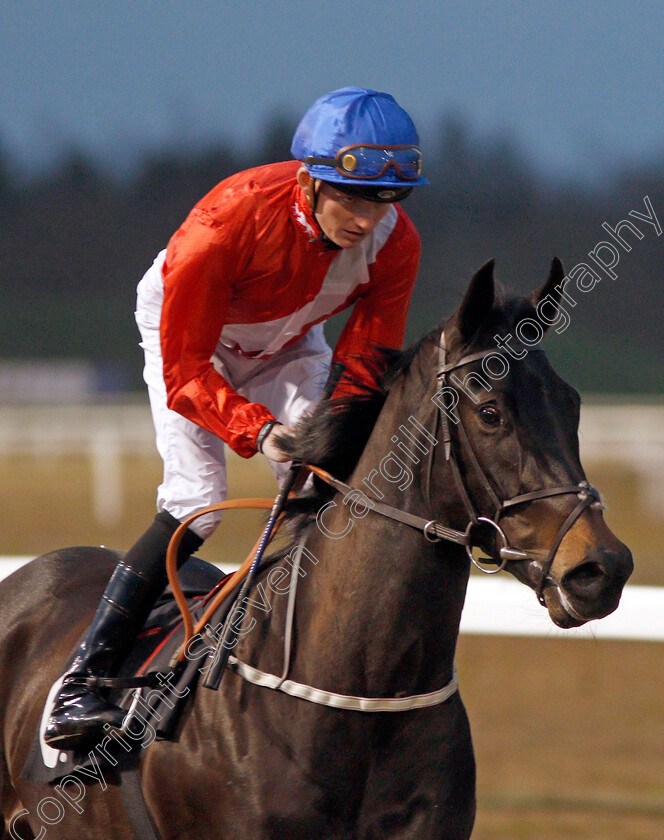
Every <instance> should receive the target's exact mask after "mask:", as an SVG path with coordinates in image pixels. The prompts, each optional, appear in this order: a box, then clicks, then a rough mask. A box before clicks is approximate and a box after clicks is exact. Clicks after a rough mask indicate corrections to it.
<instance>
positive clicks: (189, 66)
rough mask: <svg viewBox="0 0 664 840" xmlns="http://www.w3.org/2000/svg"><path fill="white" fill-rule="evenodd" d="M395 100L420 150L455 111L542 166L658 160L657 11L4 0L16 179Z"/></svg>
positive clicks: (1, 61)
mask: <svg viewBox="0 0 664 840" xmlns="http://www.w3.org/2000/svg"><path fill="white" fill-rule="evenodd" d="M347 84H359V85H362V86H367V87H374V88H378V89H381V90H387V91H389V92H391V93H393V94H394V95H395V96H396V98H397V99H398V100H399V101H400V103H401V104H402V105H404V107H406V109H407V110H409V111H410V112H411V113H412V115H413V117H414V118H415V120H416V122H417V124H418V126H419V127H420V130H421V134H422V135H423V141H424V146H425V154H426V139H427V137H429V136H431V134H432V133H433V131H434V130H435V129H436V127H437V126H438V125H439V124H440V120H441V118H442V117H444V116H445V115H449V114H451V113H459V114H461V115H463V116H464V118H465V119H467V121H468V123H469V125H470V127H471V129H472V131H473V132H474V133H475V134H476V135H477V136H479V137H482V136H485V135H495V134H503V135H507V136H511V137H512V138H513V139H514V140H515V141H517V142H518V144H519V145H520V146H521V148H522V149H523V150H524V151H525V152H526V153H527V155H528V157H529V158H530V159H531V160H532V161H533V162H534V164H535V165H536V166H537V167H538V168H541V169H542V170H543V171H546V172H549V173H556V172H563V173H572V174H574V173H576V174H579V175H582V174H586V175H590V176H592V175H593V174H594V173H596V172H597V171H610V169H611V167H612V165H613V164H615V163H616V162H617V161H619V160H621V159H624V158H627V159H637V160H648V159H656V158H660V159H661V158H662V157H664V123H663V121H662V105H663V104H664V7H663V6H662V4H661V3H660V2H634V3H630V4H626V3H623V2H618V0H604V2H601V1H598V0H586V2H578V1H577V0H558V2H550V0H544V2H507V0H498V2H472V1H471V2H467V3H460V2H456V3H452V2H445V0H443V2H440V0H439V2H436V3H432V2H431V0H410V1H409V2H395V0H361V2H358V3H356V4H345V3H332V2H327V0H319V2H314V3H312V2H302V0H281V2H262V3H260V2H255V0H245V2H228V0H217V2H211V0H188V2H179V1H178V0H114V1H113V2H112V3H102V2H96V1H95V0H48V2H46V0H0V142H1V143H2V144H3V145H4V147H5V149H6V150H7V151H9V152H10V154H11V156H12V158H13V159H14V160H15V161H16V162H17V163H18V164H19V165H20V166H21V167H22V168H24V169H26V168H27V169H28V170H31V169H35V168H38V167H43V166H44V164H47V163H48V162H49V161H52V160H53V159H57V158H58V157H59V156H61V155H62V154H63V150H67V149H69V148H71V147H73V146H77V147H79V148H82V149H83V150H86V151H89V152H91V153H93V154H95V155H98V156H102V157H104V158H106V159H109V160H112V161H114V162H115V165H120V164H121V162H122V161H126V162H129V163H131V161H132V160H135V159H136V157H137V156H138V155H140V154H141V153H142V152H144V151H146V150H148V149H158V148H163V147H167V146H175V145H177V146H183V145H184V146H187V145H188V144H192V143H193V144H200V143H205V144H213V143H215V142H216V141H218V140H219V139H220V138H221V139H224V138H225V139H227V140H229V141H232V142H233V143H237V144H252V145H253V144H254V143H255V142H256V141H257V140H258V139H260V134H261V132H262V130H263V127H264V126H265V124H266V122H267V120H268V119H269V118H270V117H271V115H273V114H275V113H281V112H284V113H285V114H286V115H289V116H292V119H293V123H295V122H296V120H297V118H298V117H299V116H300V114H301V113H302V112H303V111H304V110H305V109H306V108H307V107H308V105H309V104H310V103H311V102H312V101H313V100H314V99H315V98H316V97H318V96H319V95H321V94H322V93H324V92H326V91H328V90H332V89H334V88H337V87H341V86H343V85H347Z"/></svg>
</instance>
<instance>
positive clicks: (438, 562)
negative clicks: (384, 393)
mask: <svg viewBox="0 0 664 840" xmlns="http://www.w3.org/2000/svg"><path fill="white" fill-rule="evenodd" d="M422 390H423V386H421V387H420V388H419V389H418V387H417V383H416V386H415V387H412V383H404V382H400V383H397V385H396V386H395V388H394V389H393V391H392V392H391V394H390V396H389V397H388V400H387V402H386V405H385V408H384V410H383V412H381V416H380V417H379V420H378V422H377V423H376V427H375V429H374V432H373V434H372V436H371V439H370V441H369V443H368V445H367V447H366V448H365V451H364V453H363V455H362V457H361V459H360V461H359V463H358V465H357V467H356V469H355V471H354V473H353V475H352V477H351V479H350V480H349V483H350V485H351V486H352V487H353V488H357V489H361V490H362V491H363V492H365V493H366V495H367V496H368V497H369V498H373V499H379V500H381V501H384V502H385V503H387V504H389V505H392V506H394V507H397V508H400V509H402V510H408V511H410V512H412V513H416V514H418V515H420V516H423V517H426V518H432V517H431V516H430V513H431V504H430V502H429V500H428V498H427V490H428V473H429V471H430V466H431V457H432V455H433V449H434V445H435V438H434V437H433V435H432V433H431V432H430V431H428V429H427V428H426V425H425V423H427V422H428V423H429V425H431V418H433V417H435V406H434V411H430V410H429V408H428V406H427V405H426V403H425V402H423V400H424V399H425V398H427V399H428V397H427V394H423V393H420V391H422ZM413 391H414V393H413ZM427 418H428V420H427ZM418 423H420V424H421V426H422V428H418ZM395 438H396V440H395ZM399 444H403V446H401V447H400V446H399ZM408 453H410V455H411V456H412V457H409V455H408ZM414 459H415V460H417V463H415V460H414ZM363 511H364V509H363V505H362V503H361V500H356V501H355V503H353V502H352V501H351V502H348V503H346V504H344V502H343V501H342V499H341V498H340V497H339V496H337V497H336V500H335V507H333V508H332V507H331V508H330V509H329V510H328V511H326V518H325V524H326V526H328V527H327V528H326V530H327V534H326V533H324V531H323V530H321V529H320V528H318V529H314V530H313V533H312V534H311V536H310V539H309V542H308V545H309V546H310V549H311V551H312V553H313V555H315V556H316V557H317V559H318V560H319V562H318V564H317V566H316V569H315V571H313V570H312V574H311V575H310V576H309V580H308V581H307V583H306V585H305V586H304V587H303V590H306V594H304V592H303V595H304V597H303V599H302V602H301V604H300V606H299V607H298V617H300V616H304V617H306V618H308V620H307V621H306V624H307V629H306V630H304V628H303V624H304V622H302V621H300V622H299V628H300V629H299V630H298V635H299V639H300V644H302V645H303V653H304V649H306V648H309V651H313V650H314V649H315V650H316V656H317V657H319V659H318V661H319V663H320V664H321V667H327V668H329V669H331V670H333V671H334V672H335V673H336V674H342V675H344V676H345V677H347V680H348V685H347V686H346V688H345V689H342V688H339V689H338V690H341V691H344V690H346V691H350V692H358V693H361V692H368V693H370V694H372V695H376V694H381V693H383V694H390V693H391V692H394V691H406V692H409V691H410V692H413V693H419V692H424V691H430V690H433V689H435V688H439V687H440V686H441V685H442V684H444V682H445V681H446V679H449V675H450V674H451V668H452V660H453V656H454V648H455V644H456V637H457V633H458V624H459V619H460V615H461V607H462V604H463V598H464V595H465V587H466V583H467V577H468V564H467V561H466V558H465V554H464V552H463V551H461V552H460V551H459V550H458V547H456V546H452V545H451V544H442V545H438V546H434V545H432V544H431V543H428V542H427V541H426V540H425V539H424V537H423V535H422V533H421V532H419V531H416V530H415V529H412V528H410V527H408V526H407V525H404V524H401V523H398V522H393V521H391V520H388V519H384V518H383V517H381V516H379V515H378V514H375V513H368V514H367V515H366V516H362V513H363ZM342 533H343V534H344V536H338V537H333V536H330V535H331V534H342Z"/></svg>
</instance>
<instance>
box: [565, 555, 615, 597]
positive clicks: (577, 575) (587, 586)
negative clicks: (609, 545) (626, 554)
mask: <svg viewBox="0 0 664 840" xmlns="http://www.w3.org/2000/svg"><path fill="white" fill-rule="evenodd" d="M628 577H629V571H628V570H627V569H626V568H625V563H624V562H622V558H621V556H620V555H619V554H617V553H614V552H612V551H594V552H592V553H591V554H590V555H589V556H588V557H587V559H586V560H585V561H584V562H583V563H579V565H578V566H575V567H574V568H573V569H570V570H569V571H568V572H566V573H565V575H563V579H562V581H561V583H562V587H563V589H564V590H565V592H567V593H568V594H569V595H571V596H572V597H575V598H579V599H584V600H586V601H589V600H592V599H600V598H602V599H604V598H607V597H612V595H613V594H614V593H616V592H618V593H619V591H620V589H621V588H622V586H623V584H624V583H625V581H626V579H627V578H628Z"/></svg>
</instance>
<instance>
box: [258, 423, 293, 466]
mask: <svg viewBox="0 0 664 840" xmlns="http://www.w3.org/2000/svg"><path fill="white" fill-rule="evenodd" d="M292 433H293V427H292V426H282V425H281V424H280V423H279V424H277V425H276V426H273V427H272V429H270V433H269V435H268V436H267V437H266V438H265V440H264V441H263V447H262V452H263V455H265V456H266V457H267V458H269V459H270V460H271V461H277V462H278V463H281V464H283V463H285V462H286V461H290V460H291V457H290V455H286V453H285V452H283V451H282V450H281V449H279V447H278V446H277V443H276V439H277V437H280V436H281V435H290V434H292Z"/></svg>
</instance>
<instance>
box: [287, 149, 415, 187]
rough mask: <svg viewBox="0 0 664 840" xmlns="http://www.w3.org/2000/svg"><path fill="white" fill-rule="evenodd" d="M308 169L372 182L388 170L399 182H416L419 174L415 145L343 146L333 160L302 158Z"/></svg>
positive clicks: (311, 157)
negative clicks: (325, 169) (332, 171)
mask: <svg viewBox="0 0 664 840" xmlns="http://www.w3.org/2000/svg"><path fill="white" fill-rule="evenodd" d="M303 163H305V164H308V165H309V166H333V167H334V168H335V169H336V170H337V172H338V173H339V174H340V175H343V176H344V177H345V178H354V179H356V180H359V181H372V180H374V179H376V178H380V177H381V175H383V174H384V173H385V172H387V170H388V169H389V168H390V167H392V168H393V169H394V171H395V172H396V174H397V177H398V178H399V179H400V180H402V181H417V180H418V179H419V177H420V174H421V172H422V153H421V152H420V150H419V148H418V147H417V146H375V145H373V144H371V143H364V144H357V145H353V146H344V147H343V148H342V149H339V151H338V152H337V153H336V155H335V156H334V157H315V156H314V155H310V156H309V157H306V158H304V160H303Z"/></svg>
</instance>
